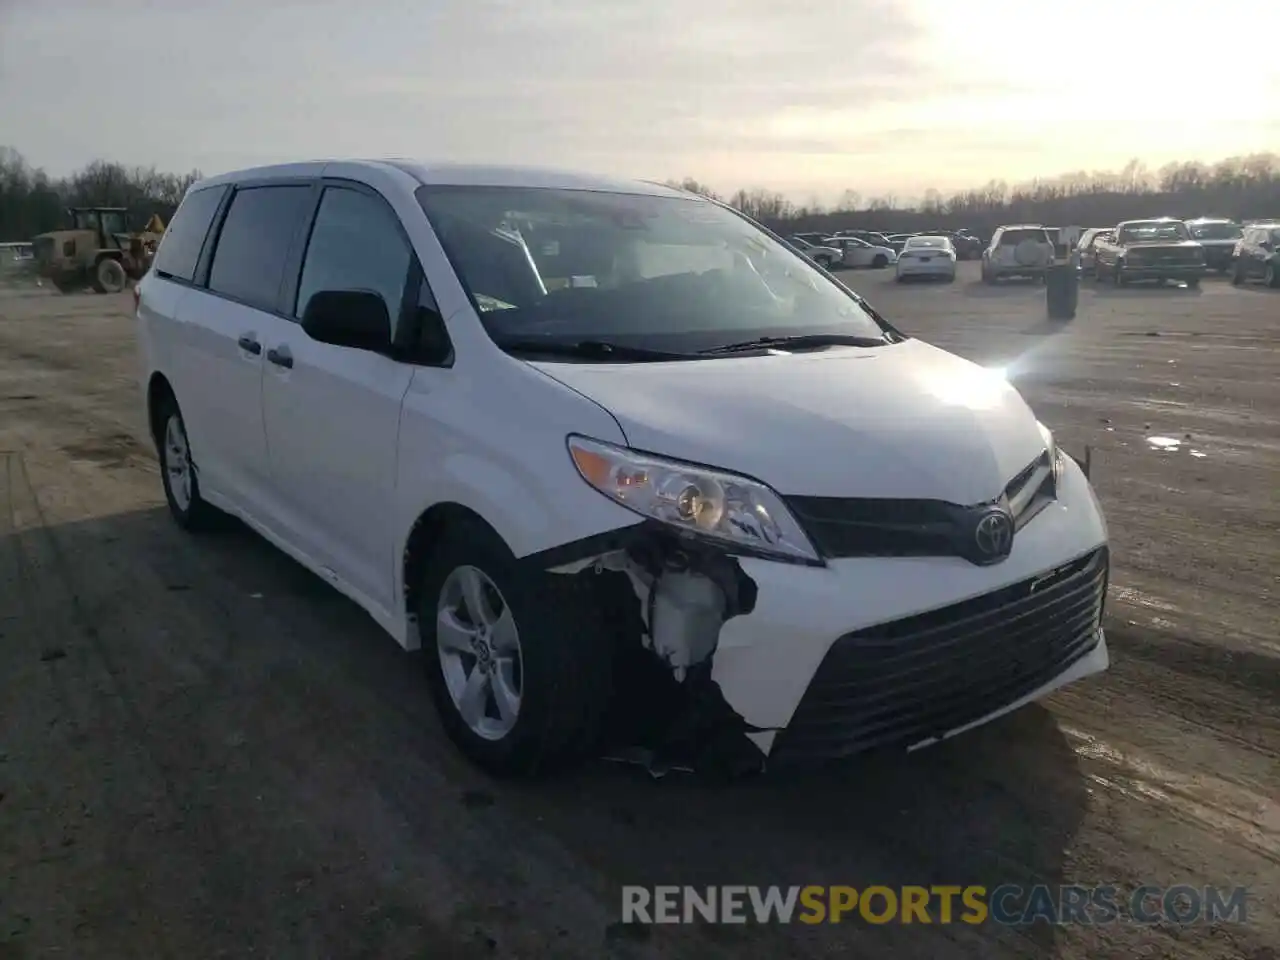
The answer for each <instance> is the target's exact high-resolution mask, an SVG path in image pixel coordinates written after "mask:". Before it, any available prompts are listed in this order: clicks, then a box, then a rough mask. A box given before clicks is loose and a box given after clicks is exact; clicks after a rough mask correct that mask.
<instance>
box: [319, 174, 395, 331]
mask: <svg viewBox="0 0 1280 960" xmlns="http://www.w3.org/2000/svg"><path fill="white" fill-rule="evenodd" d="M412 260H413V251H412V250H411V248H410V247H409V242H408V240H406V239H405V238H404V235H403V234H401V232H400V225H399V220H398V219H397V217H396V215H395V213H394V212H393V211H392V210H391V208H390V207H388V206H387V205H386V204H385V203H383V202H382V201H381V200H379V199H377V198H376V197H371V196H369V195H368V194H365V193H360V192H357V191H355V190H346V189H343V188H341V187H329V188H327V189H326V190H325V192H324V196H323V197H321V199H320V210H319V212H317V214H316V221H315V226H314V227H312V228H311V239H310V241H309V242H308V243H307V256H306V260H305V261H304V263H303V267H302V281H301V282H300V283H299V284H298V299H297V305H296V310H295V311H294V314H295V316H298V317H301V316H302V314H303V312H304V311H305V310H306V308H307V303H308V302H309V301H310V300H311V297H312V296H313V295H314V294H315V293H317V292H318V291H321V290H372V291H374V292H376V293H379V294H381V295H382V299H383V301H384V302H385V303H386V305H387V315H388V316H389V317H390V318H391V320H392V322H393V323H394V322H395V321H396V319H397V318H398V317H399V316H400V304H401V302H402V300H403V299H404V291H405V284H406V282H408V279H409V265H410V263H411V262H412Z"/></svg>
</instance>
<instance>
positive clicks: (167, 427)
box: [155, 396, 220, 531]
mask: <svg viewBox="0 0 1280 960" xmlns="http://www.w3.org/2000/svg"><path fill="white" fill-rule="evenodd" d="M155 424H156V427H157V431H156V453H157V455H158V456H159V459H160V480H161V483H163V484H164V498H165V500H166V501H168V503H169V513H170V515H172V517H173V519H174V520H175V521H176V522H177V524H178V526H180V527H182V529H184V530H191V531H197V530H206V529H209V528H210V527H212V526H214V525H215V523H216V522H217V520H219V519H220V514H219V513H218V511H217V510H216V509H215V508H214V507H212V506H210V505H209V504H208V503H206V502H205V500H204V498H202V497H201V496H200V481H199V478H198V477H197V476H196V468H195V464H194V462H193V461H192V459H191V443H190V441H188V439H187V427H186V424H185V423H184V422H183V419H182V412H181V411H180V410H179V409H178V401H177V400H175V399H174V398H173V397H172V396H167V397H165V398H164V399H162V400H161V401H160V402H159V403H158V405H157V407H156V411H155Z"/></svg>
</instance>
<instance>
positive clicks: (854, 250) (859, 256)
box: [826, 237, 898, 269]
mask: <svg viewBox="0 0 1280 960" xmlns="http://www.w3.org/2000/svg"><path fill="white" fill-rule="evenodd" d="M826 243H827V245H828V246H833V247H837V248H838V249H839V250H840V264H841V265H842V266H846V267H875V268H876V269H881V268H883V267H887V266H889V265H890V264H892V263H894V262H896V261H897V259H898V254H897V251H895V250H893V249H892V248H890V247H877V246H872V245H871V244H869V243H867V242H866V241H865V240H859V239H858V238H857V237H831V238H829V239H828V240H827V241H826Z"/></svg>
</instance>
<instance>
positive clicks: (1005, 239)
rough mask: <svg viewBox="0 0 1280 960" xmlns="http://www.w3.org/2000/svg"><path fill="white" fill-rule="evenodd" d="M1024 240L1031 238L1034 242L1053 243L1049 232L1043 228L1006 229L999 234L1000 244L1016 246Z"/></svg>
mask: <svg viewBox="0 0 1280 960" xmlns="http://www.w3.org/2000/svg"><path fill="white" fill-rule="evenodd" d="M1024 240H1032V241H1035V242H1036V243H1053V240H1051V239H1050V237H1049V234H1048V233H1047V232H1046V231H1044V230H1006V231H1005V232H1004V233H1002V234H1000V246H1002V247H1016V246H1017V245H1018V244H1020V243H1022V241H1024Z"/></svg>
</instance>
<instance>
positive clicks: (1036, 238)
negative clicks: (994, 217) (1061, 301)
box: [982, 223, 1054, 283]
mask: <svg viewBox="0 0 1280 960" xmlns="http://www.w3.org/2000/svg"><path fill="white" fill-rule="evenodd" d="M1053 255H1054V249H1053V239H1052V238H1051V237H1050V235H1049V233H1048V231H1047V230H1046V229H1045V228H1044V227H1043V226H1041V225H1040V224H1031V223H1024V224H1010V225H1008V226H1003V227H997V228H996V232H995V234H994V235H993V236H992V237H991V243H990V245H988V247H987V249H985V250H984V251H982V282H983V283H999V282H1000V281H1001V280H1004V279H1006V278H1008V277H1023V278H1031V279H1036V280H1043V279H1044V277H1045V272H1046V271H1047V270H1048V268H1049V267H1050V266H1051V265H1052V264H1053Z"/></svg>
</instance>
